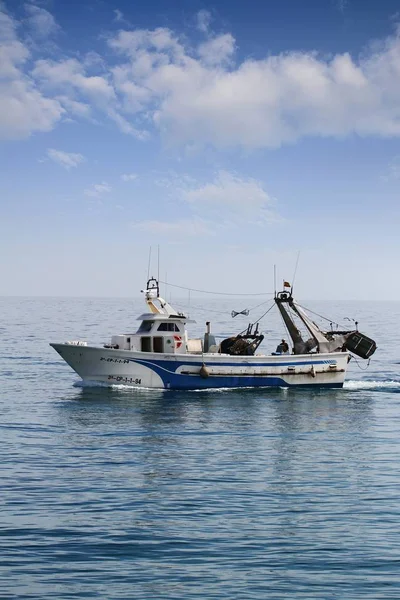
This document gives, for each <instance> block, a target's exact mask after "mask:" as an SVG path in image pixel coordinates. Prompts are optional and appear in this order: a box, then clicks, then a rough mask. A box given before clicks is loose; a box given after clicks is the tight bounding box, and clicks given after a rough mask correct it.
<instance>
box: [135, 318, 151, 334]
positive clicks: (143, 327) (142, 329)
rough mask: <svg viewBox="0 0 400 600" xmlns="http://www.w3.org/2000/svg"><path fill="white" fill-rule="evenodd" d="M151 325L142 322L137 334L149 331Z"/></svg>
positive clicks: (147, 322)
mask: <svg viewBox="0 0 400 600" xmlns="http://www.w3.org/2000/svg"><path fill="white" fill-rule="evenodd" d="M152 325H153V322H152V321H142V322H141V324H140V327H139V329H138V333H144V332H146V331H150V329H151V327H152Z"/></svg>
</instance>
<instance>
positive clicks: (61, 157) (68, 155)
mask: <svg viewBox="0 0 400 600" xmlns="http://www.w3.org/2000/svg"><path fill="white" fill-rule="evenodd" d="M47 156H48V157H49V158H50V160H52V161H54V162H56V163H57V164H59V165H60V166H61V167H64V169H67V171H68V170H69V169H71V167H77V166H78V165H79V164H80V163H82V162H83V161H84V160H85V157H84V156H82V154H76V153H74V152H64V151H63V150H55V149H54V148H48V149H47Z"/></svg>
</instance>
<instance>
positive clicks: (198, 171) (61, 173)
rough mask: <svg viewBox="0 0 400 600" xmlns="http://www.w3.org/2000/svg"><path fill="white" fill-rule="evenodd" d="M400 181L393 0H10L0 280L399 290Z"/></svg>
mask: <svg viewBox="0 0 400 600" xmlns="http://www.w3.org/2000/svg"><path fill="white" fill-rule="evenodd" d="M399 189H400V5H399V2H398V0H396V1H394V0H393V1H392V0H385V2H377V1H376V0H373V1H371V0H304V1H303V2H298V0H280V1H279V2H276V1H272V0H268V1H266V0H264V1H262V0H248V1H247V2H240V1H239V0H230V1H229V2H228V1H227V0H216V1H214V2H213V3H207V2H205V1H198V0H174V1H172V2H171V0H169V1H168V2H167V1H166V0H152V2H145V1H144V0H135V1H134V2H132V1H130V0H115V1H111V0H79V1H78V0H68V1H66V0H35V1H31V2H19V1H18V0H0V215H1V216H0V256H1V261H0V295H7V296H14V295H22V296H30V295H48V296H65V295H67V296H116V297H119V296H124V297H127V296H138V294H139V291H140V290H141V289H142V288H143V287H144V286H145V283H146V278H147V273H148V262H149V251H150V250H149V249H150V247H151V248H152V261H151V268H150V275H157V273H160V278H161V279H163V280H165V279H167V280H168V282H170V283H172V284H176V285H180V286H187V287H191V288H196V289H203V290H211V291H225V292H229V293H259V292H271V291H273V288H274V281H273V269H274V265H276V269H277V273H278V287H279V282H281V281H282V279H285V280H287V281H289V282H291V280H292V278H293V275H294V271H295V265H296V261H297V260H298V268H297V271H296V291H297V295H298V296H299V297H300V298H307V299H309V298H316V299H318V300H320V299H322V300H329V299H334V300H340V299H344V300H347V299H356V300H378V299H394V300H400V277H398V261H399V257H400V235H399V224H400V207H399ZM158 246H159V248H160V250H159V254H160V264H159V265H158V264H157V263H158V261H157V254H158Z"/></svg>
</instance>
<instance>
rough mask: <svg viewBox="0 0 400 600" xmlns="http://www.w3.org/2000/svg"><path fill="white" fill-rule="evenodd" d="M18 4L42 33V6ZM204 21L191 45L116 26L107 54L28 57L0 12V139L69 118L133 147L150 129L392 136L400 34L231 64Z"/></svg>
mask: <svg viewBox="0 0 400 600" xmlns="http://www.w3.org/2000/svg"><path fill="white" fill-rule="evenodd" d="M27 7H29V8H27V10H28V12H29V14H30V17H29V18H30V19H39V17H40V19H39V21H40V23H41V25H38V31H42V33H43V35H44V34H45V32H47V34H49V33H50V32H52V31H54V27H55V25H54V24H53V25H52V23H53V21H54V19H53V17H52V16H51V15H50V13H48V11H45V9H41V8H39V7H38V6H36V5H33V4H29V5H27ZM116 10H117V11H118V9H116ZM41 11H42V12H41ZM43 11H44V13H43ZM115 14H116V17H117V18H118V17H121V18H122V15H120V14H119V12H116V13H115ZM47 15H50V17H51V18H49V17H48V16H47ZM54 23H55V21H54ZM209 23H210V13H209V12H208V11H200V13H199V14H198V16H197V26H198V28H199V29H200V30H201V31H202V32H203V33H205V34H206V41H205V42H203V43H200V44H198V45H197V46H196V47H192V46H190V45H189V44H188V42H187V40H186V39H185V38H179V36H177V35H176V34H175V33H174V32H173V31H171V30H170V29H168V28H165V27H164V28H163V27H159V28H156V29H153V30H144V29H136V30H135V29H127V30H121V31H119V32H118V33H117V34H116V35H115V36H114V37H112V38H110V39H109V40H108V46H109V48H111V49H112V50H113V51H114V52H115V56H114V57H112V58H107V55H106V54H105V55H104V56H103V57H101V56H98V55H97V56H94V55H93V53H92V54H91V55H90V56H89V55H88V56H87V57H86V58H85V57H84V58H83V59H82V60H78V59H77V58H76V57H74V58H63V59H61V60H54V55H53V59H49V58H48V57H46V56H43V55H42V56H40V57H36V56H30V53H29V50H28V48H27V47H26V45H24V44H23V43H22V42H21V40H19V39H18V37H17V35H16V23H15V22H14V21H13V20H12V19H11V18H10V17H9V16H8V15H7V14H6V13H5V12H1V11H0V73H1V75H2V77H3V78H4V77H5V78H7V81H5V82H2V83H1V88H0V94H1V97H0V134H1V135H3V137H21V136H26V135H29V134H30V133H32V132H33V131H48V130H50V129H52V128H53V127H54V126H55V124H56V123H57V122H58V121H59V120H60V119H61V117H62V116H67V114H68V113H70V114H72V115H73V116H75V117H84V118H88V117H89V116H90V117H91V118H92V120H93V122H94V119H96V120H97V121H99V120H100V117H103V118H104V117H106V118H107V119H109V120H111V121H113V122H114V123H115V124H116V126H117V127H118V128H119V129H120V130H121V131H122V132H124V133H127V134H129V135H133V136H135V137H136V138H138V139H141V140H145V139H147V138H148V137H149V136H150V135H151V133H153V132H154V131H156V132H159V133H160V134H161V136H162V138H163V139H164V140H165V141H166V142H167V143H168V144H181V145H183V146H185V147H187V148H193V147H194V148H196V147H201V146H207V145H213V146H215V147H217V148H224V147H235V146H239V147H242V148H247V149H254V148H265V147H274V146H280V145H282V144H286V143H294V142H295V141H296V140H298V139H301V138H303V137H307V136H324V137H337V138H338V137H343V136H349V135H361V136H381V137H382V136H387V137H399V136H400V32H396V34H395V35H393V36H392V37H390V38H388V39H386V40H384V41H383V42H382V43H381V45H380V46H379V47H378V46H377V45H375V46H373V47H371V48H370V49H369V50H368V52H366V53H364V54H363V55H361V56H360V57H358V58H357V57H352V56H350V54H348V53H343V54H337V55H334V56H331V57H330V58H326V57H324V56H320V55H318V54H317V53H312V52H284V53H281V54H277V55H266V57H265V58H261V59H257V60H255V59H245V60H242V61H241V62H237V63H235V62H234V51H235V46H236V42H235V39H234V38H233V36H232V35H231V34H230V33H228V32H227V33H224V34H221V35H218V36H215V35H212V34H210V31H209ZM44 46H45V45H43V49H42V51H43V52H45V48H44ZM35 52H40V48H37V47H36V48H35ZM28 58H30V59H31V60H29V61H28ZM35 58H36V59H37V60H35V61H34V68H33V69H32V70H31V62H32V61H33V60H34V59H35Z"/></svg>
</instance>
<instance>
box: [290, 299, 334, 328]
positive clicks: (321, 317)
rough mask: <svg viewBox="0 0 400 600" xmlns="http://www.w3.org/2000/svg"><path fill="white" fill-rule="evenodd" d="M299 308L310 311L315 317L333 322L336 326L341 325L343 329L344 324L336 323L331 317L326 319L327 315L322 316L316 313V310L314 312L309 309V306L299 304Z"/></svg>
mask: <svg viewBox="0 0 400 600" xmlns="http://www.w3.org/2000/svg"><path fill="white" fill-rule="evenodd" d="M299 306H300V308H303V309H304V310H306V311H308V312H310V313H311V314H313V315H316V316H317V317H319V318H320V319H323V320H324V321H327V322H328V323H334V324H335V325H337V326H338V327H342V328H343V329H345V327H344V325H340V323H337V322H336V321H334V320H333V319H328V318H327V317H323V316H322V315H320V314H318V313H317V312H315V311H314V310H311V309H310V308H306V307H305V306H302V305H301V304H299Z"/></svg>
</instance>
